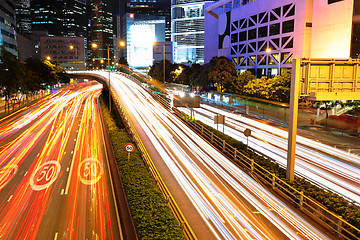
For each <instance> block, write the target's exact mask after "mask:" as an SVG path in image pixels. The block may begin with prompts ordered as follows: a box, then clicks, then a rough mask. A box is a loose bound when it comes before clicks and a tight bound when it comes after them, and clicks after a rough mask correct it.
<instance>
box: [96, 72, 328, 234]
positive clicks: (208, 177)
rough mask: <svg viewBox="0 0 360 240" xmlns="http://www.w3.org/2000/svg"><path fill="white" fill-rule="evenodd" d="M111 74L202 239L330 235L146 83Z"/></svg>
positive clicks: (188, 217) (195, 230) (119, 96)
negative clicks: (160, 99)
mask: <svg viewBox="0 0 360 240" xmlns="http://www.w3.org/2000/svg"><path fill="white" fill-rule="evenodd" d="M94 74H96V73H94ZM97 74H102V75H103V76H104V77H107V76H108V74H107V73H102V72H98V73H97ZM111 78H112V79H111V84H112V88H113V90H114V91H115V93H116V96H115V98H116V100H117V101H121V102H122V104H123V105H124V107H125V110H126V112H127V113H128V115H129V117H130V119H131V121H132V123H133V124H134V126H135V128H136V130H137V132H138V134H139V135H140V137H141V139H142V141H143V143H144V145H145V147H146V148H147V150H148V152H149V155H150V156H151V157H152V159H153V161H154V163H155V165H156V167H157V168H158V170H159V172H160V174H161V176H162V178H163V179H164V181H165V183H166V185H167V187H168V188H169V190H170V192H171V193H172V195H173V196H174V198H175V200H176V201H177V203H178V205H179V207H180V209H181V210H182V212H183V214H184V215H185V217H186V219H187V220H188V222H189V223H190V226H191V227H192V228H193V230H194V232H195V234H196V235H197V237H198V239H328V237H327V236H326V235H324V233H322V232H321V231H320V230H319V229H317V228H316V227H315V226H312V224H311V223H308V221H307V220H306V219H304V218H303V217H302V216H300V215H299V214H297V213H296V212H295V211H293V209H291V208H289V207H288V206H287V205H286V204H285V203H283V202H282V201H281V200H279V199H278V198H277V197H276V196H274V195H273V194H272V193H271V192H269V191H268V190H266V189H265V188H263V187H262V186H261V185H260V184H259V183H257V182H256V181H254V180H253V179H252V178H251V177H249V176H248V175H247V174H246V173H244V172H242V171H241V170H240V169H239V168H237V167H236V166H235V165H234V164H232V163H231V162H230V161H229V160H228V159H227V158H226V157H224V156H223V155H222V154H220V153H219V152H218V151H217V150H216V149H214V148H213V147H212V146H211V145H210V144H208V143H207V142H206V141H204V140H203V139H202V138H201V137H199V136H198V135H197V134H195V133H194V132H193V131H192V130H191V129H189V128H188V127H187V126H186V125H185V124H183V123H182V121H181V120H179V119H178V118H177V117H175V116H174V115H173V114H171V113H170V112H169V111H168V110H166V109H165V108H163V107H162V106H161V105H160V104H159V103H157V102H156V101H155V100H154V99H153V98H152V97H151V96H150V95H149V94H148V93H147V92H146V91H145V90H144V89H143V88H142V87H140V86H139V85H137V84H135V83H134V82H132V81H131V80H129V79H126V78H125V77H122V76H118V75H116V74H112V75H111Z"/></svg>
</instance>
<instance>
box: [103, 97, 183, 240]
mask: <svg viewBox="0 0 360 240" xmlns="http://www.w3.org/2000/svg"><path fill="white" fill-rule="evenodd" d="M105 94H107V92H104V91H103V94H102V95H101V97H100V104H101V108H102V111H103V115H104V121H105V124H106V127H107V130H108V133H109V135H110V140H111V143H112V145H113V149H114V154H115V158H116V161H117V165H118V168H119V172H120V177H121V180H122V182H123V185H124V189H125V193H126V197H127V200H128V204H129V208H130V212H131V215H132V218H133V220H134V224H135V228H136V231H137V233H138V236H139V238H140V239H142V240H155V239H161V240H163V239H174V240H185V236H184V235H183V232H182V229H181V228H180V226H179V223H178V221H177V220H176V218H175V217H174V215H173V214H172V212H171V210H170V208H169V206H168V205H167V203H166V201H165V198H164V196H163V195H162V193H161V192H160V190H159V189H158V188H157V187H156V185H155V183H154V181H153V179H152V177H151V176H150V173H149V172H148V171H147V168H146V166H145V164H144V162H143V160H142V157H141V154H140V152H139V151H138V149H137V148H136V146H135V144H133V145H134V146H135V150H134V151H133V152H132V153H131V156H130V161H128V160H127V159H128V154H127V152H126V151H125V145H126V144H127V143H132V140H131V138H130V136H129V135H128V133H127V132H126V129H125V126H124V124H123V123H122V121H121V118H120V117H119V116H118V115H117V114H114V112H116V111H112V114H111V116H110V114H109V109H108V105H107V99H108V97H107V96H108V95H107V96H105Z"/></svg>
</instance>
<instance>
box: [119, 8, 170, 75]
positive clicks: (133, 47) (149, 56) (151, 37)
mask: <svg viewBox="0 0 360 240" xmlns="http://www.w3.org/2000/svg"><path fill="white" fill-rule="evenodd" d="M125 27H126V29H125V30H124V32H125V33H126V34H125V42H126V50H125V51H124V53H125V54H124V56H125V57H126V60H127V62H128V63H129V65H130V66H131V67H137V68H146V67H149V66H151V65H152V64H153V45H154V43H155V42H164V40H165V17H160V16H152V15H141V14H134V13H127V14H126V21H125Z"/></svg>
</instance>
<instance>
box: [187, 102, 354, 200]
mask: <svg viewBox="0 0 360 240" xmlns="http://www.w3.org/2000/svg"><path fill="white" fill-rule="evenodd" d="M180 110H182V111H183V112H185V113H187V114H189V110H188V109H186V108H180ZM194 111H195V118H196V119H198V120H200V121H202V122H203V123H205V124H207V125H209V126H212V127H214V128H215V129H216V128H217V126H216V125H215V124H214V120H213V119H214V116H215V115H217V114H221V115H225V122H226V124H225V128H224V131H225V132H224V133H225V134H227V135H229V136H231V137H233V138H234V139H237V140H239V141H241V142H243V143H244V144H246V142H247V139H246V137H245V135H244V133H243V132H244V131H245V129H246V128H249V129H250V130H251V136H250V137H249V147H250V148H252V149H255V150H256V151H257V152H259V153H260V154H263V155H265V156H268V157H270V158H271V159H274V160H275V161H277V162H278V163H279V164H280V165H282V166H284V167H286V163H287V160H286V158H287V137H288V133H287V131H286V130H283V129H280V128H277V127H274V126H269V125H267V124H265V123H263V122H261V121H258V120H254V119H251V118H248V117H246V116H241V115H238V114H233V113H230V112H228V111H224V110H221V109H218V108H215V107H212V106H209V105H206V104H201V108H195V109H194ZM222 129H223V125H220V126H219V130H221V131H222ZM359 166H360V157H359V156H358V155H355V154H352V153H349V152H346V151H343V150H341V149H337V148H334V147H331V146H328V145H325V144H323V143H320V142H318V141H314V140H311V139H308V138H306V137H302V136H297V146H296V160H295V173H296V174H297V175H301V176H303V177H305V178H307V179H309V180H311V181H313V182H315V183H316V184H318V185H320V186H323V187H325V188H327V189H330V190H332V191H334V192H336V193H338V194H339V195H342V196H344V197H346V198H348V199H350V200H352V201H355V202H357V203H360V177H359V176H360V169H359Z"/></svg>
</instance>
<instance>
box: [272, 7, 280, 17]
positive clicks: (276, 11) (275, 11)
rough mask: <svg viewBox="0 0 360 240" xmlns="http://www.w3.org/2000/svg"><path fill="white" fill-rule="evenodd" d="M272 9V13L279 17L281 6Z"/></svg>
mask: <svg viewBox="0 0 360 240" xmlns="http://www.w3.org/2000/svg"><path fill="white" fill-rule="evenodd" d="M273 11H274V13H276V14H277V15H278V16H279V17H280V16H281V8H280V7H278V8H275V9H273Z"/></svg>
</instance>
